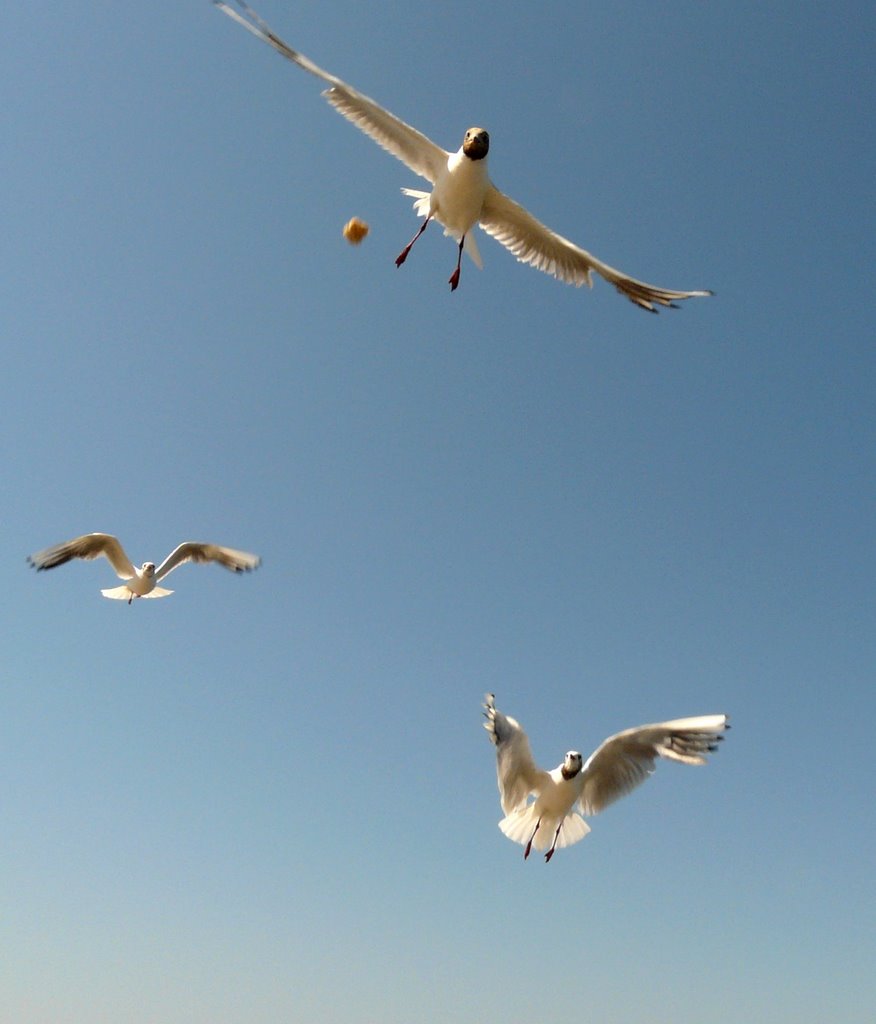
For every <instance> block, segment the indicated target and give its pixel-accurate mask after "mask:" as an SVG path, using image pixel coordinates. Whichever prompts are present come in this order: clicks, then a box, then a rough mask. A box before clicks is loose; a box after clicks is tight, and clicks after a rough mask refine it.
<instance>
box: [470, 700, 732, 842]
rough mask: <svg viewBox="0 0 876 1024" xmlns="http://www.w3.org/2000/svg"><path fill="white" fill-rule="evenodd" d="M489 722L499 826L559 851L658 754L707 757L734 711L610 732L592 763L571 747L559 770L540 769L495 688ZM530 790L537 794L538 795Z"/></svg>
mask: <svg viewBox="0 0 876 1024" xmlns="http://www.w3.org/2000/svg"><path fill="white" fill-rule="evenodd" d="M484 709H485V710H484V716H485V717H486V719H487V720H486V722H485V723H484V728H485V729H486V730H487V732H488V733H489V734H490V739H491V740H492V741H493V743H494V744H495V746H496V771H497V775H498V782H499V795H500V798H501V803H502V810H503V811H504V812H505V817H504V818H503V819H502V820H501V821H500V822H499V828H500V829H501V830H502V832H504V834H505V835H506V836H507V837H508V838H509V839H512V840H513V841H514V842H515V843H521V844H523V845H525V847H526V849H525V851H524V854H523V856H524V858H526V857H528V856H529V854H530V851H531V850H532V848H533V847H535V849H536V850H544V849H547V853H546V854H545V860H546V861H550V859H551V857H553V855H554V851H555V850H559V849H562V848H563V847H564V846H572V845H573V844H574V843H577V842H578V841H579V840H581V839H583V838H584V836H586V835H587V833H588V832H589V831H590V826H589V825H588V824H587V823H586V822H585V821H584V819H583V818H582V817H581V815H591V814H596V813H598V812H599V811H601V810H602V809H603V808H604V807H607V806H608V805H609V804H610V803H613V802H614V801H615V800H617V799H619V798H620V797H622V796H624V795H625V794H627V793H629V792H630V790H632V789H635V787H636V786H638V785H639V784H640V783H642V782H644V781H645V779H647V778H648V776H649V775H650V774H651V773H652V772H653V770H654V765H655V762H656V760H657V758H658V757H664V758H667V759H668V760H670V761H678V762H680V763H681V764H705V763H706V755H707V754H708V753H710V752H712V751H714V750H716V749H717V745H718V743H719V742H720V741H721V740H722V739H723V736H722V735H721V733H722V732H723V731H724V730H725V729H728V728H729V725H728V723H727V716H726V715H703V716H701V717H699V718H678V719H674V720H673V721H670V722H657V723H655V724H653V725H640V726H638V727H637V728H635V729H626V730H625V731H624V732H619V733H617V735H615V736H610V737H609V738H608V739H607V740H605V742H604V743H602V744H601V745H600V746H599V747H598V748H597V749H596V751H595V752H594V753H592V754H591V755H590V757H589V758H588V759H587V761H586V762H583V758H582V757H581V755H580V754H579V753H578V751H577V750H570V751H569V752H568V753H567V754H566V756H565V757H564V758H563V763H562V764H560V765H558V766H557V767H556V768H554V769H553V771H549V772H548V771H544V769H542V768H539V767H538V766H537V765H536V763H535V761H534V760H533V757H532V751H531V749H530V746H529V738H528V737H527V735H526V733H525V732H524V731H523V729H522V728H521V726H520V723H519V722H517V721H516V720H515V719H513V718H511V717H510V716H508V715H503V714H502V712H501V711H499V709H498V708H497V707H496V704H495V698H494V696H493V694H491V693H488V694H487V695H486V697H485V698H484ZM530 797H534V799H533V800H532V801H530Z"/></svg>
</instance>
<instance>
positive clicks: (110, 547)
mask: <svg viewBox="0 0 876 1024" xmlns="http://www.w3.org/2000/svg"><path fill="white" fill-rule="evenodd" d="M99 555H103V556H104V558H106V559H107V560H108V561H109V563H110V565H111V566H112V567H113V568H114V569H115V570H116V575H117V576H118V577H119V579H122V580H125V583H124V585H123V586H121V587H112V588H111V589H109V590H101V594H103V596H104V597H110V598H113V599H114V600H117V601H127V602H128V604H130V603H131V602H132V601H133V600H134V598H135V597H167V596H168V595H169V594H172V593H173V591H172V590H164V589H163V588H162V587H159V586H157V585H156V584H157V583H158V582H159V581H160V580H162V579H164V577H165V576H167V575H168V574H169V573H171V572H173V570H174V569H175V568H176V567H177V566H178V565H182V564H183V562H218V563H219V564H220V565H224V566H225V568H226V569H231V570H232V571H233V572H249V571H250V570H252V569H256V568H258V566H259V565H261V561H262V560H261V559H260V558H259V557H258V555H250V554H248V553H247V552H246V551H235V550H234V548H222V547H219V546H218V545H217V544H199V543H197V542H196V541H192V540H188V541H186V542H185V543H184V544H180V545H179V547H177V548H175V549H174V550H173V551H171V553H170V554H169V555H168V556H167V558H165V559H164V561H163V562H162V563H161V565H159V566H158V568H157V569H156V568H155V563H154V562H144V563H143V564H142V565H141V566H140V568H139V569H136V568H135V567H134V564H133V563H132V562H131V559H130V558H128V556H127V555H126V554H125V549H124V548H123V547H122V545H121V544H120V543H119V541H118V539H117V538H116V537H113V536H112V535H111V534H109V533H86V534H83V535H82V536H81V537H74V538H73V540H68V541H67V542H66V543H65V544H56V545H55V546H54V547H51V548H46V549H45V550H44V551H38V552H37V553H36V554H35V555H31V556H30V557H29V558H28V562H29V563H30V564H31V565H32V566H33V567H34V569H36V570H37V571H38V572H41V571H42V570H43V569H54V568H55V566H56V565H63V564H64V563H65V562H69V561H71V560H72V559H74V558H97V557H98V556H99Z"/></svg>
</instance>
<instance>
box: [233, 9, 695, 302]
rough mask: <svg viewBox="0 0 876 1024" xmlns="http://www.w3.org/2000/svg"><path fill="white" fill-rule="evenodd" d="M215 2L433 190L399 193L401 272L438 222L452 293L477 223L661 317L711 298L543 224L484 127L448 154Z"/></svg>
mask: <svg viewBox="0 0 876 1024" xmlns="http://www.w3.org/2000/svg"><path fill="white" fill-rule="evenodd" d="M213 2H214V4H215V5H216V6H217V7H218V8H219V10H220V11H222V12H223V13H224V14H227V15H228V16H229V17H230V18H233V19H234V20H235V21H236V22H238V23H239V24H241V25H243V27H244V28H246V29H248V30H249V31H250V32H252V33H253V35H255V36H258V38H259V39H262V40H263V41H264V42H266V43H268V44H269V45H270V46H272V47H273V48H274V49H275V50H277V51H278V52H279V53H280V54H282V55H283V56H284V57H285V58H286V59H287V60H291V61H292V62H293V63H295V64H297V65H298V66H299V67H300V68H303V69H304V70H305V71H307V72H309V73H310V74H311V75H316V77H317V78H321V79H322V80H323V81H325V82H328V84H329V86H330V87H329V88H328V89H326V90H325V92H323V96H325V98H326V99H327V100H328V102H329V103H331V105H332V106H333V107H334V108H335V109H336V110H337V111H338V113H340V114H343V116H344V117H346V118H347V119H348V120H350V121H352V122H353V124H354V125H356V127H357V128H359V129H361V130H362V131H363V132H364V133H365V134H366V135H368V136H370V137H371V138H372V139H374V141H375V142H376V143H377V144H378V145H380V146H382V147H383V149H385V150H387V151H388V152H390V153H392V155H393V156H395V157H397V158H398V159H399V160H401V162H402V163H404V164H406V165H407V166H408V167H409V168H410V169H411V170H412V171H413V172H414V173H415V174H418V175H420V177H422V178H425V179H426V180H427V181H429V182H430V183H431V185H432V191H431V192H423V191H421V190H420V189H411V188H403V189H402V192H403V193H404V194H405V195H408V196H411V197H413V198H414V199H415V202H414V210H415V211H416V212H417V213H418V214H419V215H420V216H421V217H423V218H424V220H423V222H422V224H421V225H420V228H419V230H418V231H417V233H416V234H415V235H414V237H413V238H412V239H411V240H410V242H408V244H407V245H406V246H405V247H404V249H402V251H401V252H400V253H399V255H398V257H397V258H396V261H395V265H396V266H397V267H400V266H401V265H402V264H403V263H404V262H405V260H406V259H407V257H408V254H409V253H410V251H411V248H412V246H413V245H414V243H415V242H416V241H417V239H418V238H419V237H420V235H422V233H423V232H424V231H425V230H426V227H427V226H428V224H429V222H430V221H431V220H437V221H438V223H439V224H441V225H443V227H444V234H445V235H449V236H450V237H452V238H454V239H455V240H456V242H457V244H458V247H459V252H458V255H457V259H456V268H455V269H454V271H453V273H452V274H451V275H450V280H449V284H450V290H451V291H455V290H456V287H457V285H458V284H459V274H460V264H461V262H462V252H463V249H465V251H466V252H467V253H468V254H469V256H470V257H471V259H472V260H473V261H474V263H475V265H476V266H477V267H479V268H480V267H482V266H483V263H482V261H481V257H480V253H479V252H478V247H477V243H476V241H475V237H474V233H473V231H472V229H473V228H474V226H475V224H480V226H481V227H482V228H483V230H484V231H486V233H487V234H488V235H492V236H493V238H495V239H496V241H498V242H500V243H501V244H502V245H504V246H505V248H506V249H509V250H510V251H511V252H512V253H513V254H514V255H515V256H516V257H517V259H518V260H519V261H520V262H521V263H529V264H530V265H531V266H533V267H535V268H536V269H538V270H542V271H544V272H545V273H546V274H552V275H553V276H554V277H556V278H559V280H561V281H565V282H567V283H568V284H573V285H575V286H576V287H580V286H581V285H583V284H586V285H587V286H588V287H592V286H593V278H592V272H593V271H594V270H595V271H596V273H597V274H599V275H600V276H601V277H603V278H605V280H606V281H608V282H609V283H610V284H613V285H614V286H615V288H617V290H618V291H619V292H620V293H621V294H622V295H626V297H627V298H628V299H630V301H632V302H634V303H635V304H636V305H637V306H640V307H641V308H642V309H646V310H649V311H650V312H651V313H656V312H657V309H656V308H655V306H668V307H672V308H676V309H677V308H678V307H677V303H678V301H679V300H681V299H692V298H697V297H702V296H706V295H711V294H712V292H710V291H691V292H683V291H672V290H670V289H668V288H659V287H657V286H656V285H652V284H645V282H644V281H637V280H636V279H635V278H632V277H629V276H628V275H627V274H624V273H623V272H622V271H620V270H615V268H614V267H610V266H609V265H608V264H607V263H603V262H602V260H599V259H597V258H596V257H595V256H594V255H592V254H591V253H589V252H587V250H586V249H581V248H580V247H579V246H577V245H575V244H574V243H573V242H570V241H569V240H568V239H567V238H563V237H562V235H558V234H556V233H555V232H554V231H551V229H550V228H548V227H545V225H544V224H542V223H541V222H540V221H538V220H536V218H535V217H533V216H532V214H531V213H529V212H528V211H527V210H525V209H524V208H523V207H522V206H520V205H519V203H516V202H514V200H513V199H510V198H509V197H508V196H506V195H505V194H504V193H502V192H500V191H499V190H498V189H497V188H496V187H495V185H493V183H492V182H491V181H490V178H489V175H488V173H487V154H488V152H489V149H490V136H489V134H488V133H487V132H486V131H485V130H484V129H483V128H477V127H475V128H469V129H468V131H467V132H466V133H465V137H464V138H463V140H462V146H461V147H460V148H459V149H458V150H457V151H456V152H455V153H450V152H448V151H447V150H445V149H442V148H441V147H440V146H438V145H436V144H435V143H434V142H432V140H431V139H429V138H427V137H426V136H425V135H423V134H422V132H419V131H417V129H416V128H412V127H411V126H410V125H408V124H405V122H404V121H402V120H400V119H399V118H398V117H396V116H395V115H394V114H391V113H390V112H389V111H388V110H384V108H383V107H381V106H380V105H379V104H378V103H376V102H375V101H374V100H372V99H369V97H367V96H364V95H363V94H362V93H360V92H357V91H356V90H355V89H354V88H353V87H352V86H350V85H347V83H346V82H342V81H341V79H340V78H336V77H335V76H334V75H332V74H329V72H327V71H323V69H322V68H320V67H318V66H317V65H316V64H314V63H313V61H312V60H310V59H309V58H308V57H305V56H304V54H302V53H298V51H297V50H293V49H292V47H291V46H289V45H288V44H287V43H284V42H283V40H282V39H280V37H279V36H278V35H276V34H275V33H274V32H273V31H272V30H271V28H270V26H269V25H267V24H266V22H265V21H263V20H262V18H260V17H259V15H258V14H256V12H255V11H254V10H253V9H252V8H251V7H250V6H249V5H248V4H246V3H244V0H237V9H235V8H234V7H232V6H231V4H230V3H226V2H225V0H213Z"/></svg>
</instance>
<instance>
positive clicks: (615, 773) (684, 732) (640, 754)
mask: <svg viewBox="0 0 876 1024" xmlns="http://www.w3.org/2000/svg"><path fill="white" fill-rule="evenodd" d="M728 728H729V725H728V724H727V716H726V715H704V716H702V717H701V718H678V719H675V720H674V721H671V722H658V723H656V724H655V725H640V726H639V727H638V728H636V729H627V730H626V731H625V732H619V733H618V734H617V735H616V736H611V737H609V739H607V740H606V741H605V742H604V743H603V744H602V745H601V746H600V747H599V748H598V749H597V750H596V751H595V752H594V753H593V754H591V755H590V757H589V758H588V759H587V762H586V764H585V765H584V767H583V769H582V770H581V774H580V776H579V779H580V782H579V786H580V789H581V793H580V796H579V797H578V804H579V805H580V807H581V812H582V813H583V814H596V813H597V811H601V810H602V809H603V808H604V807H607V806H608V805H609V804H610V803H613V802H614V801H615V800H617V799H619V798H620V797H622V796H625V795H626V794H627V793H629V792H630V790H632V789H635V788H636V786H638V785H639V784H640V783H642V782H644V781H645V779H647V778H648V776H649V775H650V774H651V773H652V772H653V771H654V763H655V761H656V759H657V758H658V757H665V758H668V759H669V760H670V761H680V762H681V763H682V764H705V763H706V755H707V754H709V753H712V752H713V751H715V750H717V749H718V743H719V742H720V741H721V740H722V739H723V736H722V735H721V733H722V732H723V731H724V730H725V729H728Z"/></svg>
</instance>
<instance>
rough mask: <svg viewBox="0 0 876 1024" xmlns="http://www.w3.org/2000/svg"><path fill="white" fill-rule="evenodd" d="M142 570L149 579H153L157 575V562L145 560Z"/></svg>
mask: <svg viewBox="0 0 876 1024" xmlns="http://www.w3.org/2000/svg"><path fill="white" fill-rule="evenodd" d="M140 572H141V573H142V574H143V575H144V576H145V577H146V579H147V580H149V579H152V577H153V576H154V575H155V563H154V562H144V563H143V566H142V568H141V569H140Z"/></svg>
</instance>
